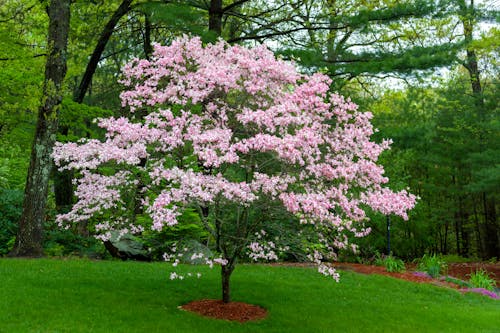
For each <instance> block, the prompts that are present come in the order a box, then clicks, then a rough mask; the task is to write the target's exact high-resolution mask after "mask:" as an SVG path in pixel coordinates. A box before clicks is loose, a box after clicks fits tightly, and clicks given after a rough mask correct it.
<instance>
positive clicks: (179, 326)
mask: <svg viewBox="0 0 500 333" xmlns="http://www.w3.org/2000/svg"><path fill="white" fill-rule="evenodd" d="M190 269H192V267H190V266H183V267H180V269H179V270H181V271H182V270H190ZM200 269H201V270H202V272H203V273H204V275H203V277H202V278H201V279H196V278H191V279H188V280H184V281H179V280H175V281H170V280H169V279H168V273H169V272H170V270H171V266H170V265H169V264H165V263H136V262H115V261H101V262H95V261H88V260H76V259H73V260H50V259H41V260H27V259H20V260H17V259H0V332H2V333H4V332H5V333H11V332H23V333H24V332H126V333H129V332H147V333H149V332H166V333H173V332H187V333H194V332H203V333H209V332H329V333H330V332H500V301H497V300H492V299H490V298H488V297H485V296H481V295H477V294H472V293H468V294H465V295H462V294H460V293H458V292H456V291H453V290H448V289H445V288H439V287H434V286H430V285H420V284H413V283H409V282H406V281H400V280H396V279H392V278H388V277H383V276H375V275H371V276H366V275H359V274H355V273H348V272H346V273H343V274H342V278H341V282H340V283H336V282H334V281H332V280H330V279H328V278H325V277H323V276H321V275H319V274H318V273H316V272H315V270H314V269H306V268H293V267H269V266H265V265H240V266H239V267H237V268H236V271H235V272H234V274H233V278H232V286H233V300H235V301H243V302H248V303H253V304H258V305H261V306H263V307H265V308H267V309H268V310H269V316H268V318H267V319H265V320H262V321H259V322H251V323H245V324H240V323H234V322H226V321H221V320H215V319H207V318H203V317H199V316H197V315H194V314H191V313H188V312H185V311H181V310H179V309H178V308H177V307H178V306H179V305H181V304H184V303H187V302H189V301H191V300H195V299H201V298H219V294H220V287H219V271H218V269H214V270H208V268H205V267H201V268H200Z"/></svg>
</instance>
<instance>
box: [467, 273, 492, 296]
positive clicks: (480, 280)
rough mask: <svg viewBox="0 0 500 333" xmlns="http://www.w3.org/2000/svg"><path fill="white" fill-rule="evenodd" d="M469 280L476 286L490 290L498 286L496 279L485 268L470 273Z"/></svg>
mask: <svg viewBox="0 0 500 333" xmlns="http://www.w3.org/2000/svg"><path fill="white" fill-rule="evenodd" d="M469 282H470V283H471V284H472V286H473V287H475V288H484V289H486V290H490V291H493V290H494V289H495V286H496V282H495V280H493V279H492V278H491V277H490V276H489V274H488V272H486V271H485V270H484V269H480V270H477V271H475V272H474V273H472V274H470V278H469Z"/></svg>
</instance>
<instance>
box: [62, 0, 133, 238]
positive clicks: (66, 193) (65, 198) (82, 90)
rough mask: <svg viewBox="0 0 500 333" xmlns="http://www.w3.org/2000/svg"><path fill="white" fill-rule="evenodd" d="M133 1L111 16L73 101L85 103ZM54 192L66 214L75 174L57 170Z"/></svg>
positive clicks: (125, 1)
mask: <svg viewBox="0 0 500 333" xmlns="http://www.w3.org/2000/svg"><path fill="white" fill-rule="evenodd" d="M132 1H133V0H123V2H122V3H121V4H120V6H119V7H118V9H117V10H116V11H115V12H114V13H113V15H112V16H111V18H110V20H109V21H108V23H107V24H106V26H105V27H104V28H103V30H102V32H101V35H100V37H99V40H98V41H97V45H96V47H95V48H94V52H93V53H92V55H91V57H90V59H89V62H88V63H87V67H86V69H85V73H84V74H83V77H82V80H81V81H80V85H79V86H78V88H77V89H76V90H75V92H74V94H73V101H75V102H77V103H82V102H83V98H84V97H85V94H86V93H87V91H88V89H89V87H90V84H91V82H92V77H93V75H94V73H95V70H96V69H97V65H98V64H99V61H100V59H101V56H102V53H103V52H104V48H105V47H106V44H107V43H108V41H109V39H110V37H111V35H112V33H113V31H114V29H115V27H116V24H117V23H118V21H119V20H120V19H121V18H122V17H123V16H124V15H125V14H126V13H128V12H129V10H130V8H131V7H130V5H131V3H132ZM62 130H63V131H66V133H67V131H68V128H64V129H62ZM54 192H55V197H56V208H57V211H58V213H64V212H65V211H67V210H68V207H71V206H72V205H73V201H74V199H73V198H74V195H73V174H72V172H71V171H64V172H60V171H58V170H56V171H55V172H54ZM80 229H81V228H80Z"/></svg>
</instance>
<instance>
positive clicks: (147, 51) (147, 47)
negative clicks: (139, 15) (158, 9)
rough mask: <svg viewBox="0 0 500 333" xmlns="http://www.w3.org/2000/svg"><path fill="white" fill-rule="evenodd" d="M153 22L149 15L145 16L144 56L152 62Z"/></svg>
mask: <svg viewBox="0 0 500 333" xmlns="http://www.w3.org/2000/svg"><path fill="white" fill-rule="evenodd" d="M151 29H152V26H151V21H150V19H149V14H147V13H146V14H144V41H143V48H144V55H145V56H146V59H148V60H150V58H151V55H153V45H152V44H151Z"/></svg>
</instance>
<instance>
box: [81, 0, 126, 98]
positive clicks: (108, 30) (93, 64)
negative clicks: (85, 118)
mask: <svg viewBox="0 0 500 333" xmlns="http://www.w3.org/2000/svg"><path fill="white" fill-rule="evenodd" d="M132 1H133V0H123V1H122V3H121V4H120V6H119V7H118V8H117V9H116V11H115V12H114V13H113V15H112V16H111V18H110V19H109V21H108V23H106V26H105V27H104V28H103V29H102V31H101V35H100V36H99V40H98V41H97V45H96V47H95V48H94V52H92V55H91V56H90V59H89V62H88V63H87V68H86V69H85V73H84V74H83V77H82V80H81V81H80V85H79V86H78V89H77V90H76V91H75V94H74V96H73V101H75V102H77V103H82V102H83V98H84V97H85V94H86V93H87V90H88V88H89V85H90V82H92V77H93V76H94V73H95V70H96V69H97V65H98V64H99V61H100V60H101V56H102V53H103V52H104V49H105V47H106V44H108V41H109V39H110V38H111V35H112V34H113V31H114V30H115V27H116V25H117V24H118V21H120V19H121V18H122V17H123V16H124V15H125V14H127V13H128V12H129V11H130V9H131V4H132Z"/></svg>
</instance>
